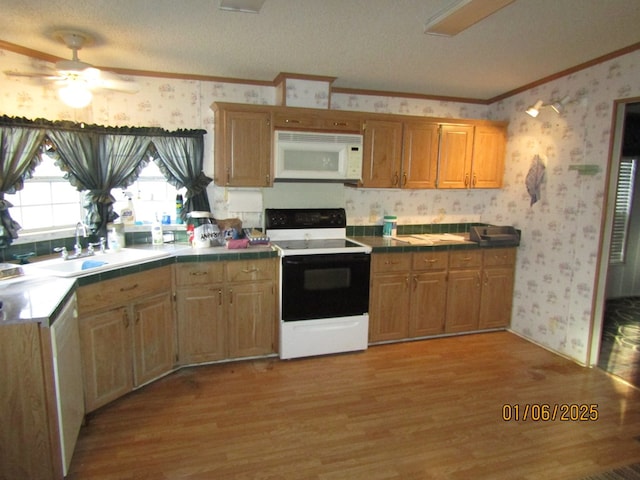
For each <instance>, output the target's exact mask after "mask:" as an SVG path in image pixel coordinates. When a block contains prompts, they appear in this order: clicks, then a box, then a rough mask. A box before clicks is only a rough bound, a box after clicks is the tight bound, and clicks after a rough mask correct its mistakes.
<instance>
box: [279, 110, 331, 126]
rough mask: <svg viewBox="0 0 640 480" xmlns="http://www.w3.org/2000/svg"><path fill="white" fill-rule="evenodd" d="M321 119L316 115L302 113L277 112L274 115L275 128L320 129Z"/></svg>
mask: <svg viewBox="0 0 640 480" xmlns="http://www.w3.org/2000/svg"><path fill="white" fill-rule="evenodd" d="M319 124H320V119H318V117H316V116H315V115H311V114H303V113H300V112H292V113H284V112H277V113H274V114H273V126H274V128H276V129H278V128H282V129H294V128H308V129H313V128H317V127H319Z"/></svg>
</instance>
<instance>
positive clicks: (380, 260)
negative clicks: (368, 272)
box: [371, 253, 411, 273]
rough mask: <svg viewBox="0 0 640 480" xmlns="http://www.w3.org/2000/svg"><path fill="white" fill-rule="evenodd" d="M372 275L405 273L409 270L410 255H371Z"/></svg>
mask: <svg viewBox="0 0 640 480" xmlns="http://www.w3.org/2000/svg"><path fill="white" fill-rule="evenodd" d="M371 268H372V270H373V272H374V273H384V272H406V271H408V270H410V269H411V254H410V253H375V254H373V255H371Z"/></svg>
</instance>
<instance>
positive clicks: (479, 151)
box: [472, 125, 507, 188]
mask: <svg viewBox="0 0 640 480" xmlns="http://www.w3.org/2000/svg"><path fill="white" fill-rule="evenodd" d="M506 143H507V131H506V127H502V126H491V125H478V126H476V130H475V134H474V138H473V166H472V169H473V174H472V187H473V188H502V177H503V176H504V155H505V145H506Z"/></svg>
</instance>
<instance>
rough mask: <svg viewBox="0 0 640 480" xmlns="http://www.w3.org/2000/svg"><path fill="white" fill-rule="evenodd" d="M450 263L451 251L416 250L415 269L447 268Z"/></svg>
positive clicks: (433, 269)
mask: <svg viewBox="0 0 640 480" xmlns="http://www.w3.org/2000/svg"><path fill="white" fill-rule="evenodd" d="M448 264H449V252H414V254H413V269H414V270H423V271H425V270H427V271H435V270H446V269H447V266H448Z"/></svg>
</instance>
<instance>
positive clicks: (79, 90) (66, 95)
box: [58, 83, 93, 108]
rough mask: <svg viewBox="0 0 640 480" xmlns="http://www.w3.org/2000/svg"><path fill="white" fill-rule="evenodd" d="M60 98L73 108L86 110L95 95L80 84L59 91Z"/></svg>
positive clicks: (66, 86) (67, 86)
mask: <svg viewBox="0 0 640 480" xmlns="http://www.w3.org/2000/svg"><path fill="white" fill-rule="evenodd" d="M58 96H59V97H60V100H62V101H63V102H64V103H65V104H66V105H68V106H69V107H71V108H84V107H86V106H87V105H89V104H90V103H91V100H92V99H93V94H92V93H91V91H90V90H89V89H87V88H85V87H84V86H82V85H78V84H73V83H71V84H69V85H65V86H64V87H62V88H60V89H59V90H58Z"/></svg>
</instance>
